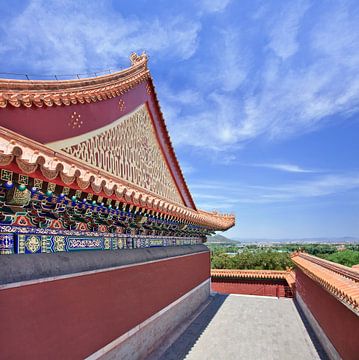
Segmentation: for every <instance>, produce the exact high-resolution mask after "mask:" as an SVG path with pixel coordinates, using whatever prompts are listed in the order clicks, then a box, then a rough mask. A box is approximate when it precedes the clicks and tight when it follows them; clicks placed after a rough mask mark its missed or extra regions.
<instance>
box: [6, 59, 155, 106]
mask: <svg viewBox="0 0 359 360" xmlns="http://www.w3.org/2000/svg"><path fill="white" fill-rule="evenodd" d="M130 59H131V66H130V67H129V68H127V69H124V70H121V71H118V72H116V73H113V74H111V75H103V76H99V77H96V78H86V79H81V80H63V81H56V80H51V81H44V80H10V79H9V80H5V79H0V108H6V107H7V106H8V105H12V106H13V107H20V106H25V107H31V106H36V107H43V106H53V105H57V106H61V105H66V106H69V105H72V104H78V103H81V104H84V103H90V102H97V101H102V100H106V99H110V98H113V97H115V96H119V95H121V94H123V93H125V92H127V91H128V90H130V89H131V88H133V87H134V86H136V85H138V84H140V83H142V82H144V81H146V80H148V79H149V78H150V73H149V70H148V68H147V62H148V57H147V55H146V54H145V53H143V54H142V55H137V54H136V53H132V54H131V57H130Z"/></svg>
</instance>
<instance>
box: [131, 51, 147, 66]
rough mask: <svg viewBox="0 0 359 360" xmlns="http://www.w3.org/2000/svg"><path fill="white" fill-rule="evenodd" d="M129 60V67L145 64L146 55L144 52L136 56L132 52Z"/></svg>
mask: <svg viewBox="0 0 359 360" xmlns="http://www.w3.org/2000/svg"><path fill="white" fill-rule="evenodd" d="M130 60H131V66H134V65H138V64H140V63H147V61H148V55H147V53H146V51H143V52H142V54H141V55H137V53H136V52H135V51H134V52H132V53H131V55H130Z"/></svg>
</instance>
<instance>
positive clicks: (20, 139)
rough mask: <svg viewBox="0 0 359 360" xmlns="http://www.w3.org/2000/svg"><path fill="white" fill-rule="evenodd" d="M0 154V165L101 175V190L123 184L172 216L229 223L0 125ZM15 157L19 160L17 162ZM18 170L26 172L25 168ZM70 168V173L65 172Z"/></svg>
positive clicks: (214, 225)
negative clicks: (165, 197) (31, 166)
mask: <svg viewBox="0 0 359 360" xmlns="http://www.w3.org/2000/svg"><path fill="white" fill-rule="evenodd" d="M0 155H2V156H0V167H1V166H5V165H8V163H9V161H10V162H13V161H15V162H16V163H17V165H20V164H21V161H25V163H26V164H27V165H29V164H30V162H31V161H32V163H31V164H32V165H34V167H33V168H32V171H31V172H29V173H27V174H28V175H30V176H31V173H34V172H35V171H36V169H37V167H38V166H40V168H41V169H42V168H45V169H46V168H47V167H49V168H53V167H54V166H55V165H56V166H55V169H52V170H54V171H55V170H56V171H57V175H56V177H57V176H60V177H61V174H62V175H64V176H69V175H71V176H73V175H74V173H77V175H76V176H75V177H76V180H75V181H77V178H82V177H86V179H92V182H94V181H97V180H98V179H97V178H101V179H100V180H101V181H100V182H99V184H100V185H101V190H104V188H105V187H107V192H108V189H109V188H110V189H112V192H114V191H116V189H115V186H117V188H121V189H122V190H123V188H126V189H128V191H127V192H131V193H133V194H136V193H139V194H142V197H143V198H147V199H151V203H153V198H155V199H156V198H157V199H158V201H157V203H158V204H162V205H161V206H160V208H159V209H157V210H158V211H160V212H164V209H168V210H169V209H171V211H172V213H173V214H174V215H175V216H178V217H179V218H182V219H185V220H186V221H188V222H189V223H193V224H197V225H202V226H207V227H208V228H210V229H214V230H225V229H226V228H228V227H230V226H231V225H232V224H231V223H230V222H229V221H228V220H229V219H227V218H226V217H223V218H218V217H217V216H215V217H214V216H203V215H202V214H200V213H199V212H198V211H197V210H193V209H191V208H188V207H185V206H183V205H182V204H177V203H174V202H172V201H169V200H168V199H163V198H161V197H160V196H158V195H156V194H153V193H149V192H148V191H147V190H146V189H143V188H140V187H138V186H136V185H134V184H130V185H129V184H128V183H127V182H126V181H125V180H123V179H120V178H117V177H114V176H111V175H108V174H106V173H105V174H104V173H102V172H101V171H99V170H98V169H95V168H92V167H91V166H89V165H85V164H83V163H81V162H79V161H77V160H76V159H73V158H71V157H69V156H66V155H65V154H61V153H57V152H55V151H53V150H52V149H49V148H47V147H46V146H44V145H42V144H40V143H37V142H36V141H34V140H31V139H28V138H26V137H24V136H22V135H19V134H17V133H15V132H13V131H11V130H8V129H5V128H3V127H0ZM17 160H20V162H19V161H17ZM21 170H22V171H24V172H25V170H24V169H21ZM69 171H70V172H71V174H68V173H67V172H69ZM25 173H26V172H25ZM45 177H46V176H45ZM49 180H52V179H49ZM137 195H138V194H137Z"/></svg>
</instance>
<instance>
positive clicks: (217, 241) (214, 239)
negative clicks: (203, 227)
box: [207, 234, 239, 245]
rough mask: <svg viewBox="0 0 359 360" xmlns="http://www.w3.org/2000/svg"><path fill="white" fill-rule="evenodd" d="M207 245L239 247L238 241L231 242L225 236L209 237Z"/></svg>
mask: <svg viewBox="0 0 359 360" xmlns="http://www.w3.org/2000/svg"><path fill="white" fill-rule="evenodd" d="M207 244H221V245H223V244H228V245H238V244H239V242H238V241H237V240H231V239H228V238H227V237H225V236H223V235H218V234H216V235H213V236H207Z"/></svg>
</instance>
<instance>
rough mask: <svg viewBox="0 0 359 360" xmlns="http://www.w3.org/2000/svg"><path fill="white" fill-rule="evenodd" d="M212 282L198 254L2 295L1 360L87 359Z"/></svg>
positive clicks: (205, 262)
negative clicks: (189, 292) (160, 311)
mask: <svg viewBox="0 0 359 360" xmlns="http://www.w3.org/2000/svg"><path fill="white" fill-rule="evenodd" d="M30 256H31V255H30ZM33 256H36V255H33ZM209 276H210V259H209V253H200V254H194V255H189V256H183V257H178V258H173V259H169V260H162V261H158V262H154V263H150V264H144V265H137V266H131V267H128V268H124V269H119V270H113V271H107V272H102V273H97V274H92V275H86V276H78V277H72V278H68V279H64V280H57V281H51V282H43V283H38V284H35V285H28V286H22V287H18V288H12V289H4V290H1V291H0V307H1V325H0V326H1V336H0V349H1V359H19V358H26V359H37V360H39V359H62V360H63V359H80V358H84V357H86V356H88V355H90V354H92V353H93V352H95V351H97V350H98V349H100V348H102V347H103V346H105V345H106V344H108V343H110V342H111V341H113V340H114V339H116V338H117V337H119V336H121V335H122V334H124V333H126V332H127V331H128V330H130V329H131V328H133V327H134V326H135V325H137V324H140V323H141V322H143V321H144V320H146V319H147V318H149V317H150V316H151V315H153V314H155V313H156V312H158V311H159V310H161V309H163V308H164V307H165V306H167V305H169V304H170V303H172V302H173V301H175V300H176V299H178V298H179V297H181V296H182V295H184V294H186V293H187V292H188V291H190V290H191V289H193V288H194V287H196V286H197V285H199V284H200V283H202V282H203V281H205V280H206V279H208V278H209Z"/></svg>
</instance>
